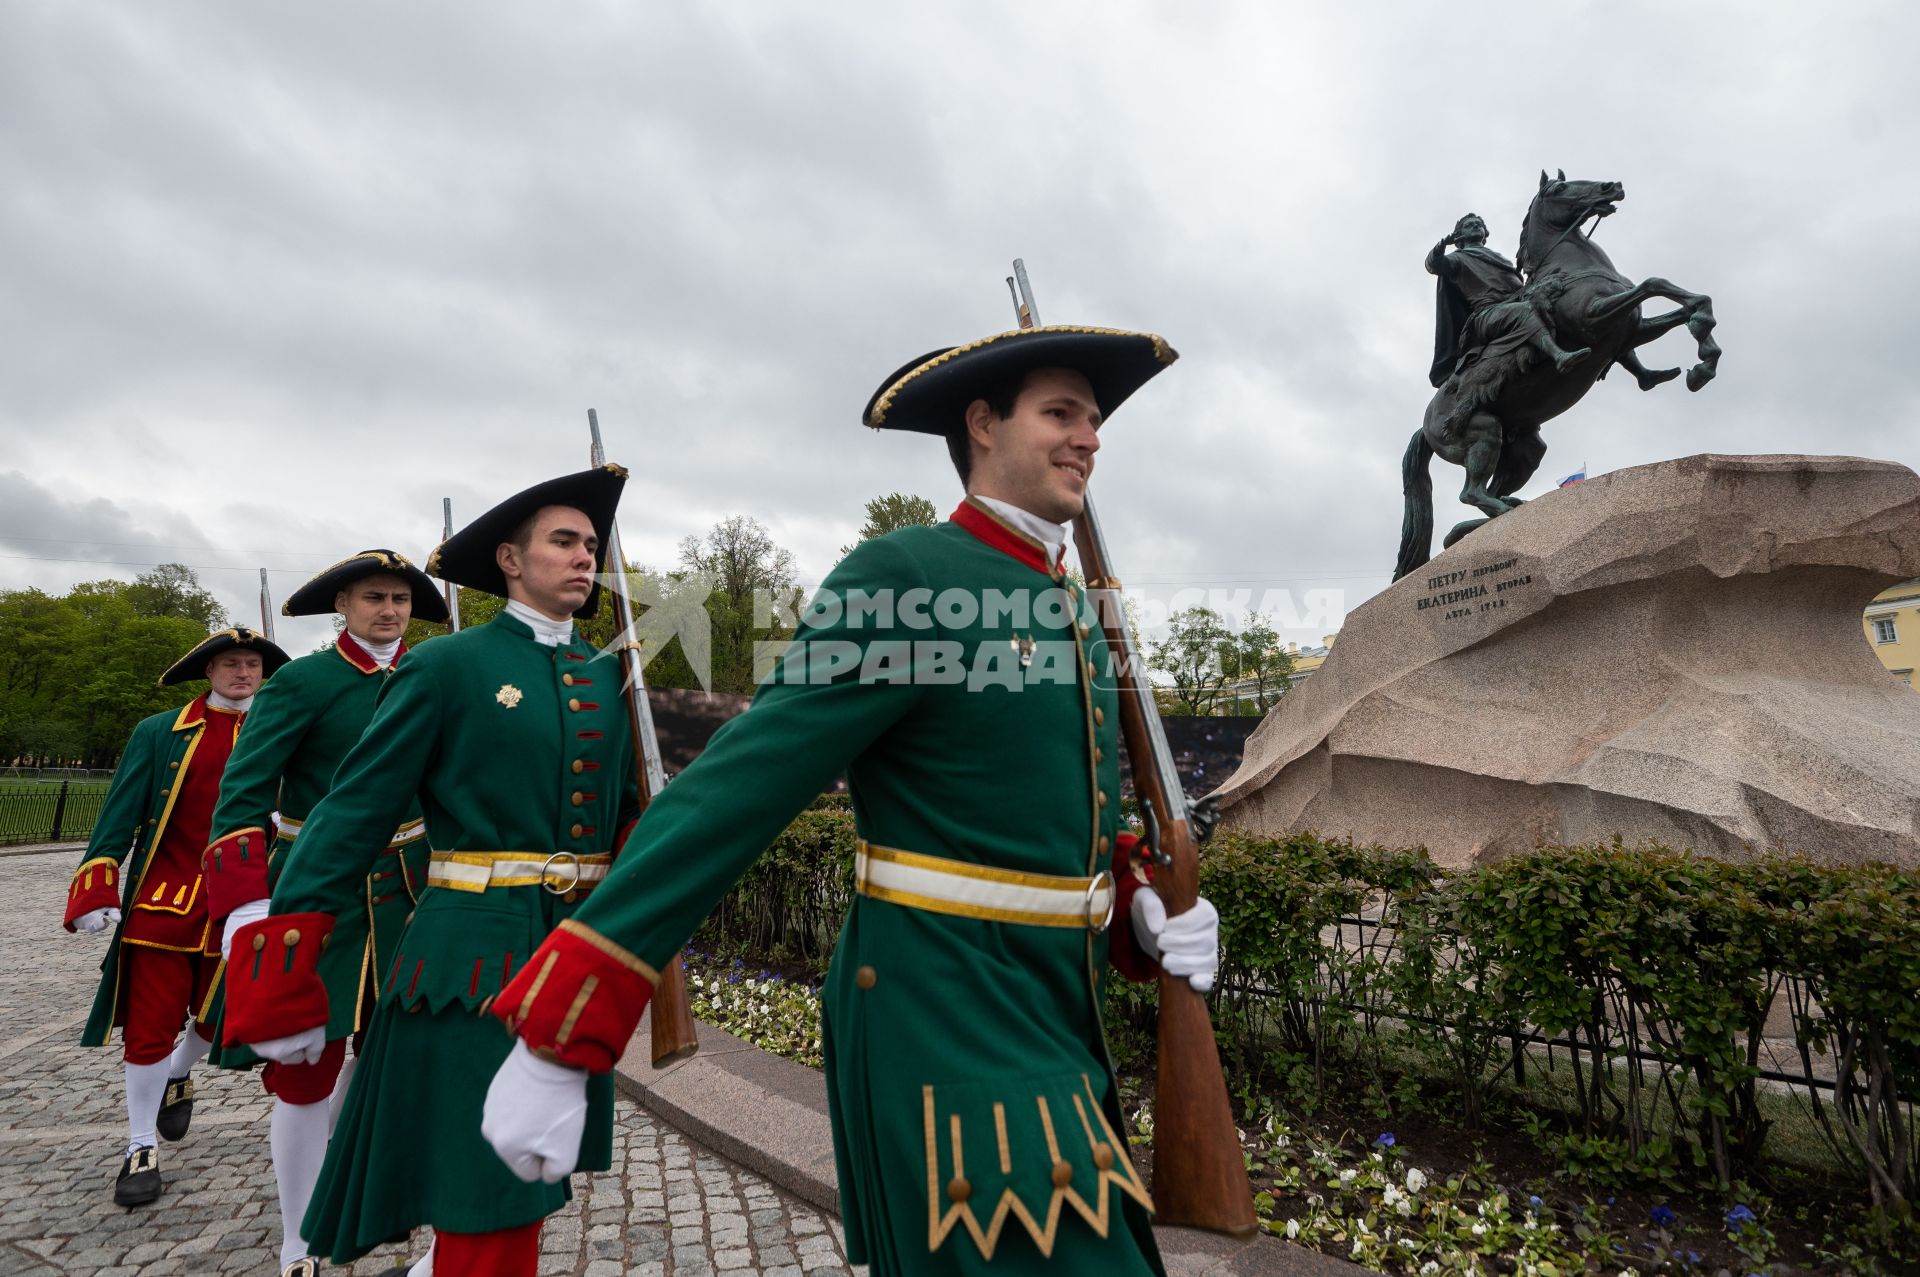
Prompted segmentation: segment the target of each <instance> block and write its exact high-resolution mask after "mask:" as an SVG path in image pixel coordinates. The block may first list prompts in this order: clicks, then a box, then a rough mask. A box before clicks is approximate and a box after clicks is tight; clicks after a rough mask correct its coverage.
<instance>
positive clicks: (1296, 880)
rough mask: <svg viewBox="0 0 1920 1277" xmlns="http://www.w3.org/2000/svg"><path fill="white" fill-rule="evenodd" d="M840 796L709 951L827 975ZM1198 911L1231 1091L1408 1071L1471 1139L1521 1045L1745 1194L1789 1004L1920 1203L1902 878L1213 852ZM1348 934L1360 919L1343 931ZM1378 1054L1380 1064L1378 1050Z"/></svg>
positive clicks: (1912, 916)
mask: <svg viewBox="0 0 1920 1277" xmlns="http://www.w3.org/2000/svg"><path fill="white" fill-rule="evenodd" d="M854 841H855V835H854V831H853V819H852V815H851V812H850V810H849V809H848V806H847V804H846V801H845V799H844V798H829V799H826V800H823V801H822V802H821V803H819V804H816V806H815V807H814V809H812V810H809V811H808V812H806V813H803V814H802V816H801V817H800V818H799V819H798V820H796V821H795V822H794V823H793V825H792V826H791V827H790V828H789V829H788V830H787V831H786V833H785V834H784V835H782V837H781V838H780V839H779V840H778V841H777V842H776V843H775V844H774V846H773V847H772V848H770V849H769V852H768V854H767V856H766V857H764V858H763V859H762V860H761V861H760V862H759V864H758V865H756V867H755V868H754V870H753V872H752V873H750V874H749V875H748V876H747V878H745V879H744V880H742V882H741V884H740V886H739V887H738V888H736V889H735V891H734V892H733V893H732V894H731V895H730V896H729V897H728V898H727V900H726V901H725V902H723V903H722V905H721V906H720V908H719V909H717V910H716V911H715V913H714V915H713V917H712V918H711V919H709V921H708V924H707V927H706V929H705V930H704V931H703V933H702V940H703V941H704V942H705V943H706V944H708V945H712V946H715V947H718V948H721V949H723V950H732V951H736V952H738V951H742V950H744V951H745V952H747V953H749V954H751V955H753V956H754V957H755V958H756V959H758V960H763V961H775V962H784V963H788V964H797V965H801V966H803V967H805V968H807V969H810V970H812V971H815V972H818V971H821V970H824V967H825V962H826V959H827V957H828V955H829V954H830V952H831V949H832V945H833V939H834V936H835V934H836V933H837V931H838V927H839V919H840V917H841V915H842V914H843V913H844V911H845V908H846V904H847V901H848V899H849V898H850V893H851V890H852V860H853V847H854ZM1201 889H1202V891H1203V893H1204V894H1205V895H1206V896H1207V897H1208V899H1210V900H1212V901H1213V902H1214V904H1215V905H1216V906H1217V907H1218V908H1219V910H1220V915H1221V939H1222V947H1223V954H1222V965H1221V978H1220V983H1219V987H1218V989H1217V991H1216V992H1215V994H1214V996H1213V1004H1214V1024H1215V1029H1216V1032H1217V1033H1218V1035H1219V1037H1220V1046H1221V1051H1222V1055H1223V1058H1224V1059H1225V1061H1226V1063H1227V1067H1228V1071H1229V1075H1230V1076H1231V1077H1233V1078H1234V1079H1235V1081H1236V1085H1237V1086H1240V1087H1241V1088H1243V1089H1245V1090H1247V1091H1252V1090H1256V1089H1260V1088H1262V1087H1267V1086H1269V1085H1272V1084H1276V1083H1284V1085H1285V1088H1286V1090H1287V1091H1288V1092H1289V1093H1290V1094H1292V1095H1295V1096H1300V1097H1305V1102H1307V1103H1312V1102H1314V1101H1315V1099H1316V1098H1324V1097H1326V1096H1328V1095H1330V1094H1332V1089H1331V1088H1343V1089H1345V1088H1352V1087H1354V1086H1356V1085H1364V1086H1369V1087H1374V1088H1377V1089H1378V1090H1380V1091H1381V1092H1383V1093H1384V1092H1386V1091H1388V1090H1390V1089H1391V1087H1392V1086H1393V1085H1394V1082H1395V1078H1396V1073H1397V1071H1398V1070H1400V1069H1401V1067H1402V1063H1403V1062H1404V1060H1405V1058H1406V1054H1407V1052H1408V1051H1409V1050H1411V1051H1412V1052H1415V1053H1416V1054H1417V1056H1418V1057H1420V1058H1423V1059H1424V1060H1425V1061H1426V1064H1425V1067H1424V1070H1423V1071H1424V1072H1425V1073H1427V1074H1428V1075H1429V1076H1434V1075H1438V1076H1439V1077H1442V1078H1444V1079H1445V1080H1446V1082H1447V1084H1448V1089H1449V1090H1450V1091H1451V1092H1452V1093H1453V1094H1454V1095H1455V1097H1456V1098H1457V1099H1458V1101H1459V1104H1460V1106H1461V1109H1462V1111H1463V1113H1464V1114H1465V1116H1466V1118H1467V1120H1468V1121H1469V1122H1470V1123H1477V1122H1478V1121H1479V1120H1480V1118H1481V1116H1482V1115H1483V1114H1484V1112H1485V1111H1486V1107H1487V1103H1488V1101H1489V1099H1490V1098H1491V1097H1492V1094H1493V1093H1494V1092H1495V1091H1496V1090H1498V1089H1500V1088H1502V1087H1504V1086H1507V1085H1510V1084H1511V1083H1512V1082H1514V1081H1517V1080H1519V1075H1520V1073H1521V1071H1522V1070H1523V1069H1524V1067H1525V1065H1526V1061H1527V1056H1526V1055H1525V1053H1524V1052H1522V1051H1520V1050H1519V1049H1518V1045H1517V1044H1518V1043H1519V1042H1520V1041H1521V1040H1522V1038H1521V1036H1520V1035H1523V1034H1533V1035H1542V1036H1547V1037H1551V1038H1554V1039H1557V1040H1559V1041H1560V1042H1562V1043H1569V1044H1571V1046H1570V1048H1569V1049H1567V1050H1566V1052H1565V1053H1566V1054H1567V1055H1569V1056H1570V1057H1571V1062H1572V1067H1573V1076H1574V1079H1575V1082H1576V1088H1575V1089H1576V1093H1577V1098H1578V1110H1579V1120H1580V1124H1581V1128H1582V1132H1583V1134H1584V1135H1585V1136H1587V1137H1591V1138H1593V1139H1597V1140H1598V1139H1604V1140H1607V1141H1613V1142H1614V1143H1615V1144H1617V1145H1622V1146H1624V1150H1625V1153H1626V1155H1627V1156H1630V1157H1632V1158H1636V1159H1642V1160H1658V1159H1661V1158H1671V1159H1672V1160H1674V1161H1676V1162H1679V1163H1683V1164H1684V1163H1687V1162H1690V1163H1691V1164H1692V1165H1693V1166H1694V1167H1696V1168H1697V1169H1698V1170H1699V1171H1700V1172H1701V1173H1703V1174H1705V1175H1708V1176H1711V1177H1712V1178H1713V1179H1715V1180H1718V1181H1719V1182H1720V1183H1722V1184H1732V1183H1734V1182H1736V1181H1737V1180H1739V1179H1741V1178H1743V1177H1745V1176H1747V1175H1749V1174H1751V1173H1752V1172H1753V1171H1754V1169H1755V1168H1756V1166H1757V1164H1758V1161H1759V1159H1760V1157H1761V1154H1762V1149H1763V1146H1764V1143H1765V1140H1766V1135H1767V1123H1766V1120H1765V1118H1764V1116H1763V1113H1762V1109H1761V1106H1760V1105H1759V1104H1758V1102H1757V1091H1758V1087H1759V1085H1760V1078H1759V1074H1760V1056H1759V1048H1760V1039H1761V1035H1762V1030H1763V1027H1764V1025H1765V1022H1766V1015H1767V1009H1768V1008H1769V1006H1771V1005H1772V1004H1773V1003H1774V1001H1775V1000H1776V997H1784V998H1785V999H1786V1000H1787V1002H1788V1004H1789V1005H1790V1007H1791V1008H1792V1012H1793V1014H1792V1030H1791V1031H1792V1033H1793V1036H1794V1042H1795V1046H1796V1050H1797V1052H1798V1054H1799V1059H1800V1066H1801V1067H1800V1070H1799V1072H1800V1073H1801V1075H1802V1081H1803V1083H1804V1082H1806V1081H1808V1080H1809V1079H1812V1078H1815V1077H1821V1076H1825V1077H1831V1078H1834V1079H1836V1085H1835V1089H1834V1090H1833V1091H1832V1092H1830V1093H1826V1094H1823V1093H1822V1091H1821V1090H1819V1089H1817V1088H1815V1087H1812V1086H1810V1085H1809V1086H1807V1088H1806V1089H1807V1094H1808V1095H1810V1096H1811V1097H1812V1107H1813V1111H1814V1114H1815V1117H1816V1119H1817V1121H1818V1124H1819V1127H1820V1129H1821V1130H1822V1132H1823V1133H1824V1134H1825V1136H1826V1138H1827V1139H1828V1140H1829V1141H1830V1143H1831V1144H1832V1146H1833V1148H1834V1149H1835V1151H1836V1152H1837V1153H1838V1154H1839V1155H1840V1156H1841V1157H1842V1158H1843V1159H1844V1160H1846V1161H1847V1162H1848V1163H1849V1164H1851V1165H1852V1166H1854V1167H1855V1168H1856V1169H1857V1170H1858V1172H1859V1173H1860V1175H1861V1176H1862V1177H1863V1179H1864V1180H1865V1182H1866V1183H1867V1184H1868V1185H1869V1187H1870V1188H1871V1190H1872V1193H1873V1197H1874V1200H1875V1202H1876V1203H1877V1204H1880V1205H1882V1206H1887V1207H1890V1206H1893V1205H1895V1204H1898V1203H1902V1202H1907V1201H1910V1200H1912V1199H1913V1197H1914V1196H1915V1194H1916V1185H1920V1139H1917V1138H1916V1134H1917V1132H1916V1126H1915V1121H1914V1114H1913V1111H1912V1109H1911V1107H1910V1106H1909V1105H1908V1104H1907V1103H1906V1102H1905V1101H1904V1100H1903V1099H1902V1098H1901V1097H1903V1096H1904V1097H1920V877H1916V875H1914V874H1912V873H1904V872H1901V871H1898V870H1895V869H1892V868H1889V867H1886V866H1882V865H1864V866H1857V867H1829V866H1821V865H1816V864H1814V863H1812V862H1810V861H1807V860H1803V859H1797V858H1769V859H1763V860H1756V861H1753V862H1750V863H1745V864H1726V863H1721V862H1718V861H1712V860H1706V859H1703V858H1700V857H1696V856H1692V855H1689V854H1687V853H1684V852H1676V851H1672V850H1669V849H1667V848H1662V847H1637V848H1627V847H1623V846H1621V845H1619V844H1617V843H1616V844H1615V845H1612V846H1605V847H1554V848H1543V849H1541V850H1539V851H1536V852H1534V853H1532V854H1530V855H1525V856H1518V857H1514V858H1512V859H1510V860H1506V861H1502V862H1500V863H1499V864H1496V865H1492V866H1488V867H1485V868H1480V869H1474V870H1469V871H1465V872H1460V873H1453V874H1444V873H1442V872H1440V871H1439V870H1437V869H1436V868H1435V867H1434V866H1433V864H1432V863H1431V862H1430V861H1429V860H1428V859H1427V856H1426V853H1425V852H1424V851H1423V850H1419V849H1414V850H1391V849H1387V848H1381V847H1362V846H1355V845H1354V844H1351V843H1347V842H1329V841H1322V840H1320V839H1317V838H1314V837H1312V836H1309V835H1300V836H1295V837H1288V838H1277V839H1274V838H1254V837H1249V836H1247V835H1244V834H1235V833H1225V834H1222V835H1221V836H1220V837H1219V838H1217V839H1215V840H1214V841H1213V842H1212V843H1211V844H1209V845H1208V847H1207V848H1206V849H1205V851H1204V853H1203V855H1202V860H1201ZM1356 920H1357V921H1356ZM1152 1014H1153V1012H1152V999H1151V991H1150V989H1144V988H1140V987H1129V986H1126V985H1125V984H1124V983H1123V982H1118V981H1116V982H1114V983H1113V985H1112V993H1111V1005H1110V1007H1109V1023H1110V1026H1111V1031H1112V1034H1113V1037H1114V1039H1115V1041H1114V1047H1115V1053H1116V1057H1117V1058H1123V1059H1124V1058H1126V1057H1127V1056H1128V1054H1129V1053H1130V1052H1134V1053H1143V1052H1145V1051H1146V1050H1147V1049H1148V1044H1149V1043H1150V1042H1151V1040H1152V1036H1151V1035H1152ZM1389 1048H1391V1050H1390V1049H1389Z"/></svg>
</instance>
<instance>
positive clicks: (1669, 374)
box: [1638, 368, 1680, 390]
mask: <svg viewBox="0 0 1920 1277" xmlns="http://www.w3.org/2000/svg"><path fill="white" fill-rule="evenodd" d="M1679 375H1680V370H1679V369H1678V368H1654V369H1650V370H1648V371H1646V372H1643V373H1641V374H1640V376H1639V378H1638V380H1639V382H1640V389H1642V390H1652V389H1653V388H1654V387H1655V386H1664V385H1666V384H1667V383H1668V382H1670V381H1672V380H1673V379H1674V378H1675V377H1678V376H1679Z"/></svg>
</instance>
